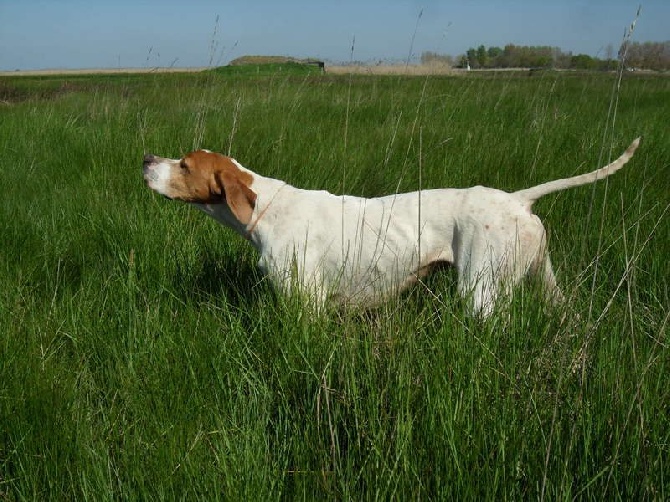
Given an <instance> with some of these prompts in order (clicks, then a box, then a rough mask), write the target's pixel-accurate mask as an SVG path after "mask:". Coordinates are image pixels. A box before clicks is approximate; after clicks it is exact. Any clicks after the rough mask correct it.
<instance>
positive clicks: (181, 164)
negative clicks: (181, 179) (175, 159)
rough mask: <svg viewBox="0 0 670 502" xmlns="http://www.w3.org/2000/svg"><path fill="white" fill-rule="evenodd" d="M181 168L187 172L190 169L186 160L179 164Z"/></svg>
mask: <svg viewBox="0 0 670 502" xmlns="http://www.w3.org/2000/svg"><path fill="white" fill-rule="evenodd" d="M179 167H181V168H182V169H183V170H187V169H188V165H186V161H185V160H182V161H181V162H179Z"/></svg>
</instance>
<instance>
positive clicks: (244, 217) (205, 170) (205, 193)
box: [170, 150, 256, 225]
mask: <svg viewBox="0 0 670 502" xmlns="http://www.w3.org/2000/svg"><path fill="white" fill-rule="evenodd" d="M174 169H175V170H178V171H179V172H178V173H173V176H172V179H171V181H170V185H171V186H172V188H173V189H175V191H177V192H178V193H179V195H178V196H177V197H175V198H178V199H181V200H184V201H186V202H195V203H199V204H223V203H226V204H228V207H229V208H230V210H231V212H232V213H233V214H234V215H235V217H236V218H237V219H238V220H239V221H240V223H242V224H244V225H246V224H248V223H249V221H250V220H251V215H252V213H253V210H254V207H255V204H256V194H255V193H254V192H253V190H251V188H249V187H250V186H251V184H252V182H253V179H254V178H253V176H252V175H251V174H250V173H248V172H245V171H242V170H241V169H240V168H239V167H237V165H235V163H234V162H233V161H232V160H231V159H230V158H229V157H226V156H224V155H221V154H219V153H211V152H206V151H204V150H198V151H195V152H191V153H189V154H187V155H186V156H185V157H184V158H183V159H182V160H181V161H180V163H179V166H178V167H175V168H174Z"/></svg>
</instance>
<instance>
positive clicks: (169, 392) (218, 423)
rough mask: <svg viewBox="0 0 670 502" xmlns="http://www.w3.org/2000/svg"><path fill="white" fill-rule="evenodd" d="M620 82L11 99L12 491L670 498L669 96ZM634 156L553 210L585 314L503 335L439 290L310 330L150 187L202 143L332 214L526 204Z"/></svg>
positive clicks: (535, 79)
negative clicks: (388, 201) (336, 198)
mask: <svg viewBox="0 0 670 502" xmlns="http://www.w3.org/2000/svg"><path fill="white" fill-rule="evenodd" d="M612 79H613V77H611V76H608V75H579V76H576V75H570V74H554V73H545V74H541V75H534V76H528V75H525V74H505V75H500V74H496V75H488V76H479V77H471V76H467V77H458V78H445V77H440V78H438V77H428V78H424V77H421V78H408V77H402V78H401V77H354V78H349V77H337V76H328V75H325V76H321V75H297V74H291V75H287V74H285V73H279V72H277V73H274V74H270V75H246V76H245V75H237V76H232V75H221V74H217V73H216V72H205V73H202V74H185V75H144V76H136V75H127V76H123V75H121V76H105V77H100V76H87V77H79V78H71V77H51V78H27V77H26V78H3V79H2V80H0V97H1V99H2V103H0V151H2V152H3V155H2V157H3V160H4V162H3V166H2V172H1V174H0V190H1V193H2V196H1V198H0V200H1V205H0V230H1V235H2V246H0V329H1V335H0V499H6V500H23V499H39V500H43V499H62V498H73V499H75V498H76V499H93V500H109V499H135V500H136V499H149V498H151V499H154V498H164V499H172V498H184V499H193V498H202V499H226V500H244V499H250V500H268V499H276V498H287V499H307V500H312V499H317V498H334V499H352V500H368V499H427V498H430V499H447V498H452V497H453V498H458V499H493V498H504V499H521V498H532V499H537V498H540V499H543V498H546V499H556V498H560V499H570V498H579V499H582V498H587V499H602V498H608V499H609V498H615V499H616V498H620V499H637V498H646V499H655V500H662V499H667V498H668V497H670V419H669V417H670V390H669V389H670V386H669V385H668V378H669V377H670V352H669V349H668V345H669V344H670V338H669V337H668V330H667V324H668V315H669V314H668V305H670V301H669V294H668V278H669V277H670V266H669V265H668V258H667V257H668V256H670V229H669V225H668V213H667V212H668V206H669V204H670V168H669V160H668V159H670V136H669V135H668V128H667V118H668V116H670V102H669V101H668V99H667V97H668V95H669V92H670V80H668V79H667V78H663V77H644V76H642V77H640V76H637V75H635V76H627V77H626V78H625V79H624V81H623V83H622V86H621V89H620V91H619V93H618V109H617V114H616V117H615V118H612V116H609V117H608V115H607V111H608V107H609V102H610V96H611V92H612V88H613V80H612ZM608 131H611V134H610V132H608ZM639 135H642V136H643V138H644V139H643V143H642V146H641V147H640V149H639V150H638V153H637V154H636V156H635V158H634V159H633V160H632V161H631V163H630V164H629V165H627V166H626V168H625V169H624V170H623V171H622V172H620V173H618V174H617V175H616V176H614V177H612V178H609V179H608V180H607V182H601V183H597V184H596V185H594V186H593V187H583V188H580V189H575V190H572V191H568V192H564V193H561V194H558V195H554V196H548V197H546V198H545V199H542V200H541V201H540V202H538V203H537V204H536V207H535V209H536V212H537V213H538V214H540V215H541V217H542V218H543V220H544V221H545V224H546V226H547V228H548V229H549V232H550V242H549V247H550V250H551V254H552V259H553V261H554V264H555V268H556V270H557V273H558V276H559V281H560V283H561V285H562V286H563V288H564V290H565V291H566V293H567V295H568V297H569V301H568V302H567V304H566V306H565V307H564V308H563V309H562V310H561V311H559V312H554V313H552V312H545V309H544V308H543V307H542V306H541V305H538V298H539V293H538V292H537V291H536V288H535V286H534V285H533V284H532V283H529V284H524V285H523V286H522V287H521V288H519V290H518V291H517V292H516V294H515V297H514V300H513V302H512V304H511V305H510V306H509V307H508V308H507V309H505V310H504V311H502V312H500V314H499V315H495V316H493V317H492V318H491V319H488V320H486V321H477V320H474V319H471V318H469V317H468V316H467V315H466V313H465V309H464V305H463V302H462V301H461V300H459V299H458V298H456V297H455V295H454V289H455V288H454V275H453V273H452V272H451V271H448V270H447V271H445V272H443V273H440V274H438V275H437V276H435V277H432V278H429V279H428V280H427V282H426V283H424V284H422V285H419V286H417V287H416V288H415V289H414V290H412V291H410V292H408V293H406V294H405V295H403V296H402V297H401V298H399V299H395V300H391V301H389V302H387V303H386V304H384V305H382V306H381V307H380V308H378V309H376V310H374V311H372V312H365V313H356V312H349V313H339V314H338V313H333V314H329V315H325V316H321V317H314V316H312V315H310V314H309V313H308V312H306V311H304V309H303V308H302V306H301V305H300V303H299V302H297V301H296V300H295V299H292V298H283V297H281V296H279V295H277V294H275V292H274V291H273V289H272V287H271V286H270V285H269V284H268V283H267V281H266V280H265V279H264V278H263V277H262V276H261V275H260V274H259V273H258V271H257V269H256V266H255V262H256V259H257V257H256V256H255V254H254V252H253V250H251V249H250V248H249V247H248V245H247V243H246V242H244V241H243V239H241V238H240V237H238V236H236V235H234V234H233V233H232V232H230V231H228V230H226V229H223V228H221V227H220V226H218V225H217V224H216V223H215V222H214V221H212V220H208V219H207V218H206V217H205V216H204V215H202V214H200V213H198V212H196V211H194V210H193V209H190V208H188V207H186V206H185V205H181V204H178V203H174V202H168V201H166V200H164V199H162V198H160V197H158V196H156V195H155V194H153V193H152V192H150V191H149V190H148V189H147V188H146V187H144V184H143V181H142V176H141V159H142V154H143V153H144V152H152V153H156V154H158V155H164V156H179V155H180V154H182V153H185V152H187V151H189V150H191V149H193V148H197V147H206V148H210V149H213V150H218V151H223V152H226V153H227V152H230V153H231V154H232V155H234V156H235V157H236V158H238V159H239V160H240V161H241V162H242V163H243V164H244V165H246V166H248V167H249V168H251V169H253V170H256V171H258V172H260V173H262V174H264V175H268V176H273V177H277V178H281V179H285V180H286V181H288V182H290V183H292V184H294V185H297V186H301V187H306V188H315V189H328V190H330V191H333V192H337V193H342V192H346V193H352V194H358V195H365V196H375V195H381V194H386V193H390V192H394V191H396V190H400V191H406V190H414V189H417V188H418V187H419V180H421V187H422V188H431V187H442V186H456V187H458V186H461V187H463V186H470V185H474V184H483V185H488V186H493V187H498V188H502V189H506V190H515V189H518V188H522V187H527V186H531V185H534V184H536V183H540V182H543V181H547V180H550V179H555V178H558V177H567V176H570V175H574V174H577V173H582V172H587V171H589V170H592V169H594V168H596V167H599V166H600V164H603V163H605V162H606V161H607V160H608V159H609V158H614V157H616V156H618V154H619V153H620V152H621V151H622V150H623V149H624V148H625V147H626V146H627V145H628V143H629V142H630V140H632V139H633V138H634V137H636V136H639ZM603 138H607V140H606V142H605V143H604V142H603Z"/></svg>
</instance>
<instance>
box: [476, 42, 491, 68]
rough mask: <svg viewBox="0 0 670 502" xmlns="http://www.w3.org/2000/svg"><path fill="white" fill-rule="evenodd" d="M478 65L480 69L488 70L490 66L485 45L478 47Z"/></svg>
mask: <svg viewBox="0 0 670 502" xmlns="http://www.w3.org/2000/svg"><path fill="white" fill-rule="evenodd" d="M477 64H478V65H479V67H480V68H486V66H487V64H488V53H487V52H486V47H484V46H483V45H480V46H479V47H477Z"/></svg>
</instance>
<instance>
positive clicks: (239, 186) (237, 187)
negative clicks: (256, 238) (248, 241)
mask: <svg viewBox="0 0 670 502" xmlns="http://www.w3.org/2000/svg"><path fill="white" fill-rule="evenodd" d="M215 178H216V188H214V189H213V191H214V192H215V193H216V194H217V195H221V196H222V198H223V200H225V202H226V203H227V204H228V207H229V208H230V211H231V212H232V213H233V215H234V216H235V218H237V220H238V221H239V222H240V223H242V224H243V225H248V224H249V222H250V221H251V215H252V214H253V212H254V207H256V193H255V192H254V191H253V190H252V189H251V188H249V187H248V186H247V185H246V184H245V183H244V181H243V180H242V179H241V177H240V176H237V175H236V173H235V172H230V171H219V172H217V173H216V174H215Z"/></svg>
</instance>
